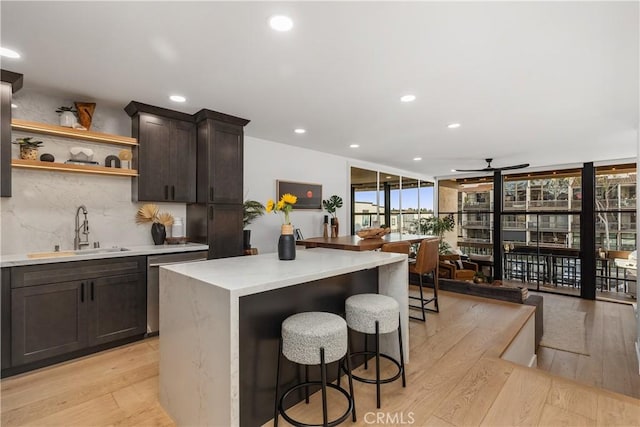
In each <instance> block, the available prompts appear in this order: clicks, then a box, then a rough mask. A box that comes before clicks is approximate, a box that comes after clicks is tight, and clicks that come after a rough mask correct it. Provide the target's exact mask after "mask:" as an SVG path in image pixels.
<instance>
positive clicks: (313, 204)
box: [276, 180, 322, 209]
mask: <svg viewBox="0 0 640 427" xmlns="http://www.w3.org/2000/svg"><path fill="white" fill-rule="evenodd" d="M276 193H277V194H278V197H277V199H276V200H280V198H281V197H282V195H283V194H287V193H290V194H293V195H294V196H296V197H297V198H298V201H297V202H296V204H295V206H294V209H322V185H321V184H309V183H308V182H290V181H280V180H277V181H276Z"/></svg>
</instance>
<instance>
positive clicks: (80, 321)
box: [11, 281, 87, 366]
mask: <svg viewBox="0 0 640 427" xmlns="http://www.w3.org/2000/svg"><path fill="white" fill-rule="evenodd" d="M83 288H84V291H83ZM83 293H84V294H85V295H83ZM86 346H87V300H86V283H85V282H80V281H74V282H62V283H54V284H51V285H39V286H29V287H26V288H19V289H14V290H13V291H12V293H11V364H12V365H13V366H16V365H23V364H26V363H30V362H35V361H37V360H42V359H46V358H49V357H53V356H59V355H61V354H64V353H70V352H72V351H76V350H80V349H82V348H84V347H86Z"/></svg>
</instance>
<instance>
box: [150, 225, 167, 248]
mask: <svg viewBox="0 0 640 427" xmlns="http://www.w3.org/2000/svg"><path fill="white" fill-rule="evenodd" d="M151 237H152V238H153V243H154V244H156V245H163V244H164V241H165V239H166V238H167V230H166V229H165V228H164V225H163V224H160V223H159V222H154V223H153V224H151Z"/></svg>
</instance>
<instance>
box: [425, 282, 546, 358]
mask: <svg viewBox="0 0 640 427" xmlns="http://www.w3.org/2000/svg"><path fill="white" fill-rule="evenodd" d="M438 284H439V288H440V289H441V290H443V291H449V292H456V293H459V294H466V295H473V296H477V297H484V298H492V299H497V300H500V301H507V302H513V303H516V304H526V305H531V306H533V307H535V308H536V319H535V322H536V324H535V329H536V350H537V349H538V345H539V344H540V340H541V339H542V334H543V332H544V324H543V318H544V299H543V298H542V296H540V295H528V292H523V291H522V290H521V288H518V287H515V286H508V285H507V286H494V285H491V284H488V283H473V282H468V281H463V280H450V279H443V278H441V279H440V280H439V283H438ZM525 294H527V295H525Z"/></svg>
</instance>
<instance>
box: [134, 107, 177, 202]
mask: <svg viewBox="0 0 640 427" xmlns="http://www.w3.org/2000/svg"><path fill="white" fill-rule="evenodd" d="M139 120H140V122H139V125H138V126H139V128H138V129H139V130H138V143H139V146H138V163H137V166H138V173H139V174H140V176H139V177H138V200H139V201H150V202H162V201H169V200H170V198H169V197H170V185H171V183H170V182H169V181H170V179H171V155H170V145H171V133H172V129H171V127H172V126H171V120H169V119H165V118H163V117H158V116H154V115H151V114H146V113H142V114H140V116H139Z"/></svg>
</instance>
